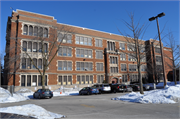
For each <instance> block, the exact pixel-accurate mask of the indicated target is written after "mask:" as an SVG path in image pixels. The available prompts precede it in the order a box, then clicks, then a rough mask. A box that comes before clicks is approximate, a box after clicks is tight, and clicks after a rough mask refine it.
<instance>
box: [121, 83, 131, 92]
mask: <svg viewBox="0 0 180 119" xmlns="http://www.w3.org/2000/svg"><path fill="white" fill-rule="evenodd" d="M132 90H133V89H132V88H131V87H130V86H128V85H125V84H121V85H120V86H119V91H120V92H131V91H132Z"/></svg>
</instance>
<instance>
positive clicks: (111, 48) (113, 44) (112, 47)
mask: <svg viewBox="0 0 180 119" xmlns="http://www.w3.org/2000/svg"><path fill="white" fill-rule="evenodd" d="M107 44H108V50H111V51H115V42H111V41H107Z"/></svg>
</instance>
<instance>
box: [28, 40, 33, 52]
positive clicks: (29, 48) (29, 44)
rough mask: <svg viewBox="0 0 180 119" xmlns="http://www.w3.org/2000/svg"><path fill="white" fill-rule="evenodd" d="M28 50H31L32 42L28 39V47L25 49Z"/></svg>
mask: <svg viewBox="0 0 180 119" xmlns="http://www.w3.org/2000/svg"><path fill="white" fill-rule="evenodd" d="M27 51H28V52H32V42H31V41H29V42H28V49H27Z"/></svg>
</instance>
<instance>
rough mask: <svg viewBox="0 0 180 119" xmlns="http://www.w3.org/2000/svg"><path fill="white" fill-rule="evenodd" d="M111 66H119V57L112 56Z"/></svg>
mask: <svg viewBox="0 0 180 119" xmlns="http://www.w3.org/2000/svg"><path fill="white" fill-rule="evenodd" d="M110 64H118V59H117V57H113V56H110Z"/></svg>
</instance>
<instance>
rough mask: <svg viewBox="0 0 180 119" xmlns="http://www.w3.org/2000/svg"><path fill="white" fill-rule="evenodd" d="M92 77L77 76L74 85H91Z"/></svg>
mask: <svg viewBox="0 0 180 119" xmlns="http://www.w3.org/2000/svg"><path fill="white" fill-rule="evenodd" d="M92 83H93V76H92V75H81V76H80V75H77V81H76V84H92Z"/></svg>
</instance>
